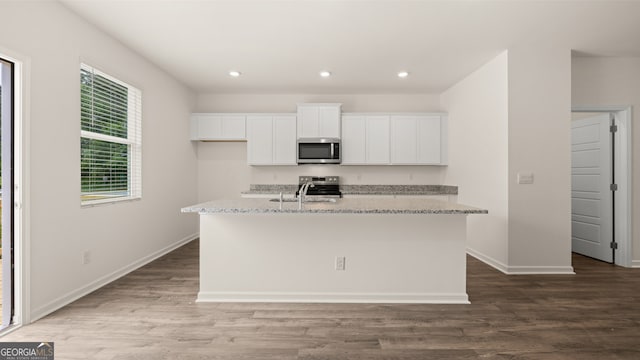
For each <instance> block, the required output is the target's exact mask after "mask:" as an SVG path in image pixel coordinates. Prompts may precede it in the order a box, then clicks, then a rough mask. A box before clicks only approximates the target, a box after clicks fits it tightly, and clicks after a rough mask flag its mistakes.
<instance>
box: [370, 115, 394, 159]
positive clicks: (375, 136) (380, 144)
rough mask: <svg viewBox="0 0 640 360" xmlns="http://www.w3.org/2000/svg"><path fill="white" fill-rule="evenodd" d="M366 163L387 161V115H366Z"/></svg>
mask: <svg viewBox="0 0 640 360" xmlns="http://www.w3.org/2000/svg"><path fill="white" fill-rule="evenodd" d="M366 138H367V164H388V163H389V116H384V115H375V116H367V136H366Z"/></svg>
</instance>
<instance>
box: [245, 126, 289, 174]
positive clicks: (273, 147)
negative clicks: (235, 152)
mask: <svg viewBox="0 0 640 360" xmlns="http://www.w3.org/2000/svg"><path fill="white" fill-rule="evenodd" d="M247 163H248V164H249V165H296V164H297V163H296V116H295V115H255V116H247Z"/></svg>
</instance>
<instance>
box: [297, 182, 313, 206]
mask: <svg viewBox="0 0 640 360" xmlns="http://www.w3.org/2000/svg"><path fill="white" fill-rule="evenodd" d="M310 187H315V185H314V184H313V183H312V182H311V181H307V182H306V183H304V184H302V186H300V190H298V210H302V203H303V202H304V198H305V196H307V191H308V190H309V188H310Z"/></svg>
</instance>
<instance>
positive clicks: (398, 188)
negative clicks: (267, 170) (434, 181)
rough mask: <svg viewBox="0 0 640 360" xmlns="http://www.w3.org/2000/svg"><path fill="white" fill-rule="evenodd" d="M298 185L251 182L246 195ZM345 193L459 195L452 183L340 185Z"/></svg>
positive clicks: (290, 191)
mask: <svg viewBox="0 0 640 360" xmlns="http://www.w3.org/2000/svg"><path fill="white" fill-rule="evenodd" d="M297 190H298V185H291V184H251V185H250V187H249V191H244V192H242V194H245V195H252V194H253V195H261V194H279V193H281V192H282V193H284V194H294V193H295V192H296V191H297ZM340 191H342V194H343V195H457V194H458V187H457V186H452V185H340Z"/></svg>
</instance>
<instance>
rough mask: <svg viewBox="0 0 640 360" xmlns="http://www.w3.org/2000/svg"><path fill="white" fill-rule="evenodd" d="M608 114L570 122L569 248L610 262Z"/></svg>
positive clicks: (610, 201)
mask: <svg viewBox="0 0 640 360" xmlns="http://www.w3.org/2000/svg"><path fill="white" fill-rule="evenodd" d="M609 125H610V120H609V114H604V115H598V116H595V117H591V118H587V119H581V120H575V121H573V122H572V123H571V249H572V251H574V252H576V253H578V254H582V255H586V256H590V257H592V258H595V259H599V260H603V261H608V262H611V261H612V258H613V255H612V250H611V247H610V243H611V241H612V226H613V224H612V222H613V221H612V220H613V219H612V211H613V210H612V193H611V189H610V184H611V171H612V169H611V166H612V165H611V133H610V131H609Z"/></svg>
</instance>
